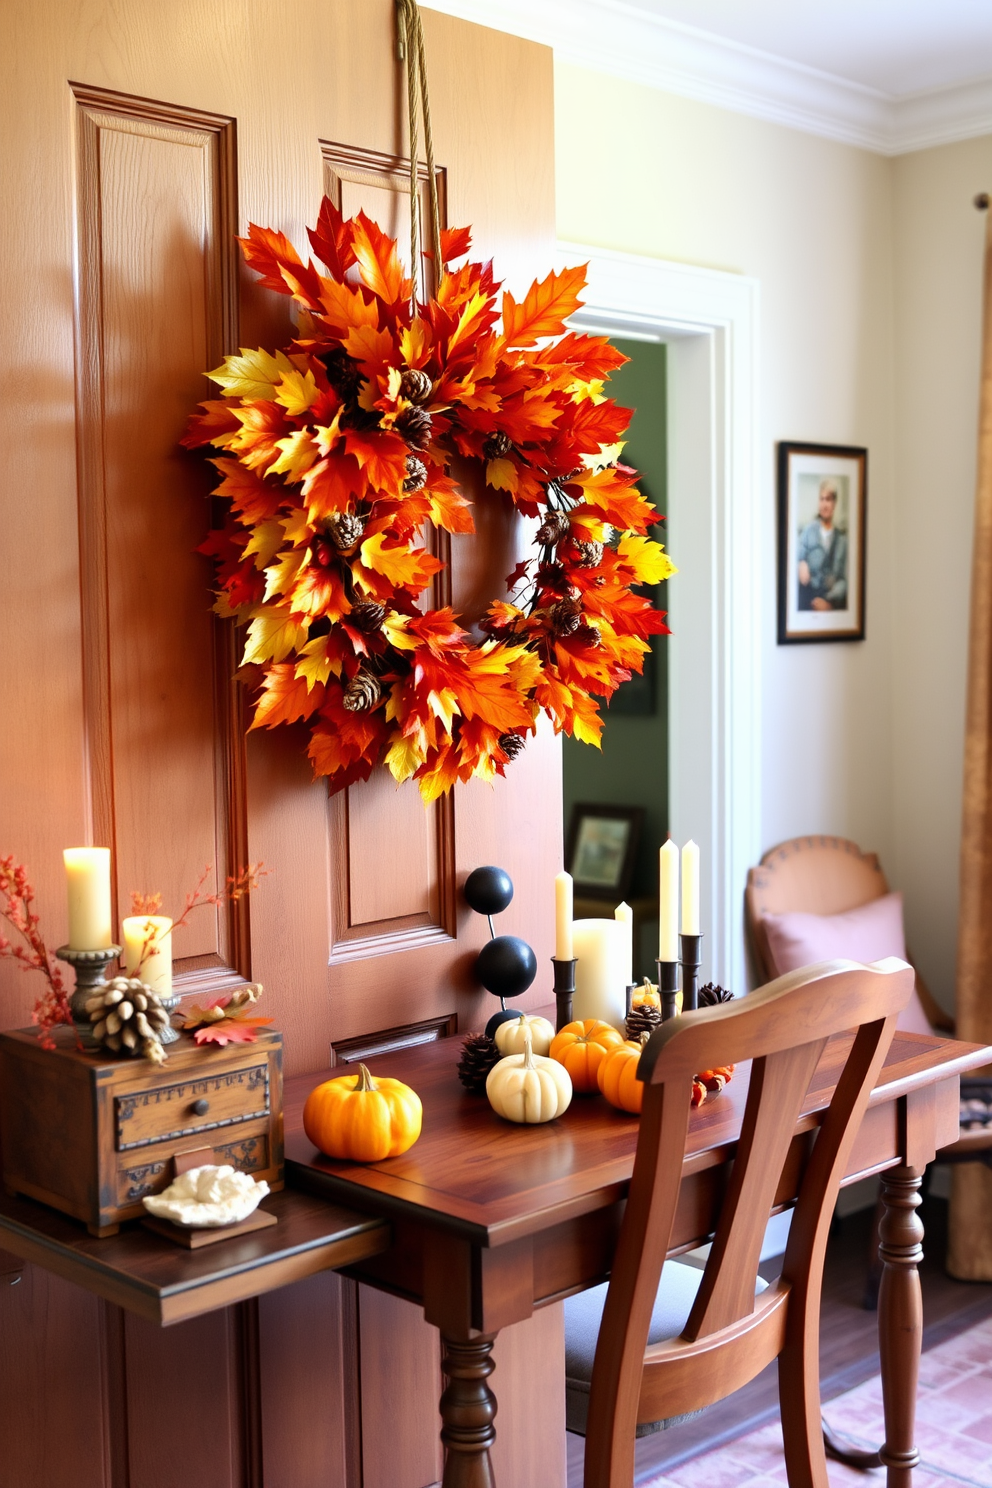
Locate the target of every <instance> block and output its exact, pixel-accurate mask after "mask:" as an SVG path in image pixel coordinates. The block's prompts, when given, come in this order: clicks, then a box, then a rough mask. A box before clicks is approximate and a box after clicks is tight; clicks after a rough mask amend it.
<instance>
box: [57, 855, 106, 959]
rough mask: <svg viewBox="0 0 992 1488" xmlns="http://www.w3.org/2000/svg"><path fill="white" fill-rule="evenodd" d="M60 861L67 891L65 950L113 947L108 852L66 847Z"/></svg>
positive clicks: (96, 949) (100, 949)
mask: <svg viewBox="0 0 992 1488" xmlns="http://www.w3.org/2000/svg"><path fill="white" fill-rule="evenodd" d="M62 859H63V861H64V863H65V878H66V886H67V888H68V891H69V949H70V950H72V951H104V950H106V948H107V946H110V945H113V943H114V934H113V922H112V918H111V913H110V848H109V847H67V848H66V849H65V850H64V852H63V853H62Z"/></svg>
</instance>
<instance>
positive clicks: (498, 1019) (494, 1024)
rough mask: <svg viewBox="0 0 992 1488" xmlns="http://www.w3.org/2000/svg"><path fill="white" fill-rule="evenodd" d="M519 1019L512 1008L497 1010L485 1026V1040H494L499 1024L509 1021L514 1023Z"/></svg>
mask: <svg viewBox="0 0 992 1488" xmlns="http://www.w3.org/2000/svg"><path fill="white" fill-rule="evenodd" d="M519 1017H520V1014H519V1013H517V1012H514V1010H513V1009H512V1008H498V1009H497V1011H496V1012H495V1013H493V1015H492V1017H491V1018H490V1019H489V1022H488V1023H487V1024H486V1038H491V1039H494V1038H495V1037H496V1030H497V1028H498V1027H499V1026H500V1024H501V1023H509V1022H510V1021H511V1020H512V1021H513V1022H514V1023H515V1022H516V1021H517V1019H518V1018H519Z"/></svg>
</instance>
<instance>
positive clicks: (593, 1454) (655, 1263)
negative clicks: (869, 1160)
mask: <svg viewBox="0 0 992 1488" xmlns="http://www.w3.org/2000/svg"><path fill="white" fill-rule="evenodd" d="M912 988H913V973H912V969H911V968H910V967H909V966H907V965H906V963H905V962H902V961H897V960H894V959H892V960H889V961H882V962H878V963H877V964H876V965H875V966H872V967H866V966H859V965H857V964H856V963H854V962H845V961H830V962H823V963H822V964H821V965H819V966H817V967H811V968H807V969H805V970H803V971H801V972H793V973H791V974H790V975H788V976H784V977H780V978H779V979H778V980H777V981H775V982H772V983H771V984H770V985H769V986H767V987H763V988H761V989H760V990H759V991H757V992H754V993H752V994H751V995H750V996H748V997H746V998H743V999H741V1000H739V1001H737V1002H733V1003H727V1004H724V1005H722V1006H720V1007H716V1008H704V1009H701V1010H700V1011H699V1012H695V1013H688V1014H686V1015H684V1016H683V1017H681V1018H676V1019H672V1020H671V1021H670V1022H668V1023H666V1024H664V1025H663V1026H662V1027H661V1028H660V1029H658V1030H657V1031H656V1032H655V1033H654V1035H653V1036H652V1038H651V1039H650V1041H649V1042H648V1044H647V1045H646V1047H645V1050H644V1054H643V1056H642V1058H641V1065H640V1070H639V1073H640V1075H641V1078H643V1079H644V1081H645V1083H646V1089H645V1092H644V1108H643V1111H642V1113H641V1126H640V1133H639V1137H638V1144H637V1155H636V1159H635V1163H634V1173H633V1178H632V1180H631V1186H630V1195H629V1198H628V1201H627V1208H626V1211H625V1214H624V1219H623V1224H622V1227H621V1231H620V1238H619V1242H618V1246H617V1252H616V1258H615V1261H614V1266H613V1272H612V1275H611V1278H610V1283H609V1287H608V1289H607V1293H606V1299H605V1306H604V1307H603V1314H602V1325H601V1327H600V1329H599V1336H598V1342H597V1345H596V1349H595V1357H594V1362H593V1364H592V1368H591V1388H590V1392H589V1407H588V1420H587V1429H586V1453H585V1478H584V1482H585V1488H630V1485H631V1484H632V1482H633V1475H634V1438H635V1432H636V1429H637V1427H638V1425H639V1424H640V1425H644V1424H648V1423H655V1422H658V1421H670V1420H671V1419H672V1418H675V1417H683V1416H686V1415H688V1414H691V1413H693V1412H695V1411H698V1410H700V1409H702V1408H703V1407H705V1406H707V1405H711V1404H713V1403H714V1402H715V1401H717V1400H721V1399H723V1397H724V1396H726V1395H729V1394H730V1393H731V1392H732V1391H734V1390H736V1389H738V1388H739V1387H740V1386H741V1385H744V1384H746V1383H747V1381H748V1380H750V1379H753V1378H754V1376H755V1375H756V1374H758V1373H759V1372H760V1371H761V1370H762V1369H764V1367H765V1366H766V1364H768V1363H770V1362H771V1360H772V1359H774V1358H775V1357H776V1356H777V1357H778V1360H779V1396H780V1401H781V1409H782V1426H783V1432H784V1437H785V1458H786V1469H787V1472H788V1479H789V1482H790V1484H792V1485H793V1488H800V1485H802V1488H827V1470H826V1457H825V1454H824V1448H823V1441H822V1437H821V1429H820V1399H819V1357H818V1349H819V1311H820V1287H821V1278H822V1270H823V1256H824V1250H825V1247H826V1241H827V1233H828V1230H829V1226H830V1217H831V1213H832V1210H833V1206H834V1202H835V1200H836V1197H837V1191H838V1188H839V1185H840V1180H841V1177H842V1176H843V1173H844V1168H845V1164H846V1162H847V1158H848V1155H849V1153H850V1150H851V1147H852V1145H853V1142H854V1139H855V1136H856V1135H857V1131H858V1127H859V1125H860V1122H861V1118H862V1115H863V1114H864V1111H865V1109H866V1107H867V1104H868V1099H869V1096H870V1094H871V1091H872V1088H873V1086H874V1085H875V1082H876V1080H877V1077H878V1074H879V1071H880V1069H881V1066H882V1063H883V1061H884V1059H885V1055H886V1053H887V1051H888V1048H889V1044H890V1043H891V1041H892V1035H893V1033H894V1031H895V1026H896V1018H897V1016H898V1014H899V1012H900V1011H901V1009H902V1008H903V1007H905V1005H906V1003H907V1002H908V1001H909V997H910V994H911V992H912ZM850 1029H856V1030H857V1032H856V1035H855V1038H854V1042H853V1045H852V1048H851V1052H850V1054H849V1056H848V1059H847V1063H846V1065H845V1067H844V1071H843V1074H842V1076H841V1079H840V1081H839V1083H838V1085H837V1089H836V1092H835V1094H834V1097H833V1100H832V1102H831V1104H830V1107H829V1110H828V1111H827V1113H826V1116H825V1118H824V1121H823V1125H822V1127H821V1129H820V1133H819V1135H818V1137H817V1140H816V1143H815V1145H814V1147H813V1151H812V1155H811V1157H810V1160H809V1163H808V1165H807V1169H806V1172H805V1175H804V1177H803V1182H802V1187H801V1190H800V1195H799V1199H798V1202H797V1205H796V1210H795V1215H794V1218H793V1223H792V1229H791V1232H790V1236H789V1242H788V1248H787V1250H786V1253H785V1261H784V1265H783V1269H782V1274H781V1276H780V1277H779V1278H778V1280H777V1281H775V1282H773V1283H772V1284H771V1285H770V1286H769V1287H767V1289H766V1290H764V1291H763V1292H760V1294H757V1295H756V1282H757V1273H758V1255H759V1251H760V1248H761V1240H762V1236H763V1234H764V1229H765V1224H766V1222H767V1220H768V1215H769V1212H770V1210H771V1207H772V1205H773V1203H774V1198H775V1192H776V1189H777V1186H778V1183H779V1180H780V1177H781V1174H782V1169H783V1164H784V1162H785V1158H786V1154H787V1152H788V1150H789V1145H790V1143H791V1141H792V1136H793V1132H794V1130H795V1126H796V1121H797V1118H798V1116H799V1113H800V1111H801V1109H802V1105H803V1102H804V1100H805V1097H806V1093H807V1089H808V1086H809V1083H810V1080H811V1077H812V1075H813V1072H814V1070H815V1069H816V1065H817V1062H818V1060H819V1058H820V1055H821V1053H822V1052H823V1049H824V1046H825V1044H826V1042H827V1040H828V1039H829V1038H830V1037H831V1035H833V1034H836V1033H840V1032H842V1031H844V1030H850ZM746 1059H752V1060H753V1064H752V1068H751V1076H750V1087H749V1091H748V1097H747V1103H746V1108H745V1114H744V1121H743V1127H742V1131H741V1138H740V1143H739V1146H738V1149H737V1156H736V1159H735V1161H734V1166H733V1171H732V1175H731V1178H730V1180H729V1184H728V1188H727V1194H726V1197H725V1199H724V1203H723V1208H722V1212H721V1215H720V1219H719V1223H718V1226H717V1230H716V1234H715V1237H714V1240H713V1243H712V1247H711V1250H710V1255H709V1259H708V1260H707V1263H706V1266H705V1269H704V1270H702V1271H696V1272H695V1273H694V1275H695V1281H694V1283H693V1284H694V1286H695V1297H694V1300H693V1302H692V1305H691V1310H690V1311H689V1314H688V1319H687V1320H686V1322H685V1324H684V1326H683V1327H682V1330H681V1332H680V1333H679V1334H678V1336H675V1337H673V1336H667V1337H664V1338H660V1339H658V1341H656V1342H653V1343H650V1344H649V1342H648V1338H649V1330H650V1324H651V1317H652V1312H654V1311H656V1308H657V1300H658V1288H659V1279H660V1278H661V1273H662V1263H663V1261H664V1259H665V1255H666V1252H667V1250H668V1246H669V1243H670V1237H671V1233H672V1225H673V1221H674V1217H675V1210H676V1205H677V1203H678V1198H679V1186H680V1183H681V1179H682V1162H683V1154H684V1152H685V1142H686V1133H687V1129H688V1123H689V1111H690V1104H689V1102H690V1090H691V1082H692V1077H693V1075H694V1073H695V1072H696V1071H697V1070H699V1069H704V1068H711V1067H713V1066H716V1065H722V1064H738V1065H739V1064H740V1063H741V1062H742V1061H744V1060H746ZM678 1269H679V1270H681V1271H686V1272H689V1271H690V1270H691V1268H690V1267H686V1266H682V1267H679V1268H678ZM662 1290H664V1283H663V1284H662ZM571 1300H574V1299H571ZM568 1308H569V1303H566V1350H568V1347H569V1343H568V1332H569V1323H568Z"/></svg>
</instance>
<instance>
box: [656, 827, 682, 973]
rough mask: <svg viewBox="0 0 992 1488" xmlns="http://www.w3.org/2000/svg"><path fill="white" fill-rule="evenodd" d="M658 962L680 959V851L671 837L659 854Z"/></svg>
mask: <svg viewBox="0 0 992 1488" xmlns="http://www.w3.org/2000/svg"><path fill="white" fill-rule="evenodd" d="M658 900H659V909H660V913H659V917H658V960H659V961H677V960H678V959H679V943H678V931H679V850H678V848H677V847H676V846H675V843H674V842H673V841H672V839H671V838H670V837H669V839H668V841H667V842H666V843H665V845H664V847H663V848H662V849H661V851H660V853H659V854H658Z"/></svg>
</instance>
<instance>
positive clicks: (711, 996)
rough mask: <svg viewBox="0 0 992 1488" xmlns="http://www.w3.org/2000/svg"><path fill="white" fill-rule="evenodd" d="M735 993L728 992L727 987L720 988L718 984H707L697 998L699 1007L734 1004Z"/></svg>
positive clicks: (700, 990) (701, 988)
mask: <svg viewBox="0 0 992 1488" xmlns="http://www.w3.org/2000/svg"><path fill="white" fill-rule="evenodd" d="M733 1000H734V994H733V992H728V991H727V989H726V987H720V986H718V985H717V983H716V982H707V983H706V985H705V986H703V987H700V989H699V994H698V997H697V1004H698V1006H699V1007H719V1005H720V1003H721V1002H733Z"/></svg>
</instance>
